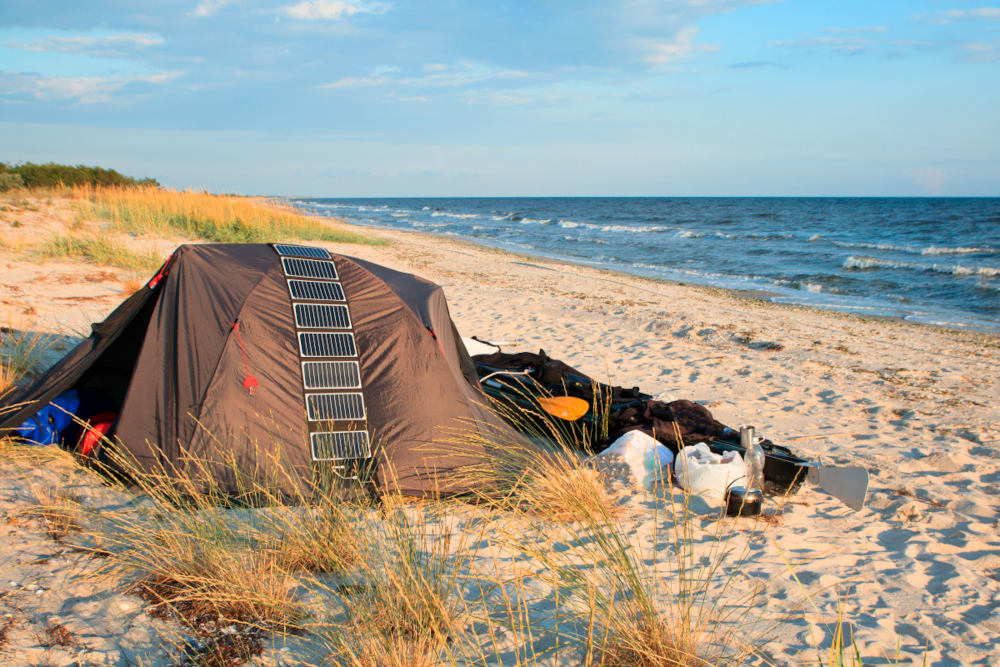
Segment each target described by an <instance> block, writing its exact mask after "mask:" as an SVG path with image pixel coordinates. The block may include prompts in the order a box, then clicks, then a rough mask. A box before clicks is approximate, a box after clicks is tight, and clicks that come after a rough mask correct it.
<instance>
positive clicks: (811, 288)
mask: <svg viewBox="0 0 1000 667" xmlns="http://www.w3.org/2000/svg"><path fill="white" fill-rule="evenodd" d="M802 289H804V290H805V291H807V292H812V293H813V294H819V293H820V292H822V291H823V286H822V285H814V284H812V283H802Z"/></svg>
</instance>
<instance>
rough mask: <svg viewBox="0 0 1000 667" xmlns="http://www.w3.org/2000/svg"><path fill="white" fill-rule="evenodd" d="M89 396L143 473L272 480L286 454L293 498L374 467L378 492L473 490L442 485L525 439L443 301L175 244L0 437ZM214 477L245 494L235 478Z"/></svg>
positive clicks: (311, 252) (314, 257) (270, 250)
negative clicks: (491, 446)
mask: <svg viewBox="0 0 1000 667" xmlns="http://www.w3.org/2000/svg"><path fill="white" fill-rule="evenodd" d="M87 387H98V388H100V389H101V390H104V391H107V392H108V393H109V394H111V396H112V397H113V399H114V401H115V404H116V406H117V408H118V413H119V415H118V419H117V422H116V424H115V426H114V439H115V441H116V442H118V443H119V446H121V447H122V448H123V449H124V450H125V451H126V452H127V453H128V455H130V456H131V457H133V458H134V459H135V461H136V462H137V463H138V464H139V465H140V466H141V467H143V468H145V469H147V470H150V471H153V470H168V471H169V470H171V469H176V470H184V468H185V465H187V464H188V461H189V459H194V460H197V461H207V462H221V461H224V460H232V461H234V462H235V463H236V464H237V465H238V468H239V469H240V470H254V471H256V473H255V474H257V475H266V476H267V477H266V478H267V479H274V478H276V477H277V476H278V475H276V472H277V471H276V470H268V467H269V466H274V465H275V464H274V461H275V460H276V459H277V458H278V457H280V458H281V461H282V464H281V465H282V467H284V468H286V469H290V470H294V471H295V473H294V474H293V475H292V478H294V479H295V480H296V483H299V484H300V489H299V490H304V489H305V488H306V483H307V482H308V480H310V479H316V476H317V473H318V472H319V473H322V472H324V471H326V470H333V471H335V472H339V473H344V472H345V470H346V472H350V469H351V467H352V466H354V467H357V465H358V464H359V462H360V463H364V462H366V461H367V462H368V463H369V464H370V465H369V466H368V469H370V470H373V478H372V479H371V482H372V483H373V484H374V485H375V487H376V488H377V489H379V490H381V491H398V492H400V493H402V494H404V495H413V496H426V495H434V494H437V493H448V494H453V493H462V492H467V491H470V490H472V489H470V488H469V482H468V481H462V480H461V477H460V476H456V475H450V476H449V474H450V473H454V472H455V471H458V470H460V469H462V468H464V467H466V466H471V465H477V464H480V463H482V462H483V461H485V459H486V455H485V450H484V445H483V440H484V439H486V440H488V439H493V438H495V436H496V435H497V434H509V435H510V437H511V439H516V436H515V435H513V432H512V431H510V430H509V428H508V427H507V426H506V425H505V424H504V422H503V421H502V420H500V419H499V417H497V416H496V415H495V414H494V413H493V412H492V411H491V410H489V409H488V408H487V407H485V406H486V405H488V400H487V398H486V397H485V395H484V394H483V393H482V390H481V388H480V386H479V381H478V379H477V376H476V371H475V366H474V364H473V363H472V362H471V360H470V359H469V355H468V353H467V352H466V351H465V348H464V346H463V344H462V341H461V338H460V337H459V336H458V334H457V331H456V330H455V327H454V324H453V323H452V321H451V316H450V315H449V313H448V306H447V303H446V301H445V297H444V292H443V290H442V289H441V288H440V287H439V286H437V285H435V284H433V283H431V282H428V281H426V280H424V279H422V278H418V277H416V276H412V275H409V274H405V273H401V272H398V271H394V270H391V269H388V268H386V267H382V266H379V265H377V264H373V263H370V262H366V261H363V260H360V259H353V258H349V257H345V256H341V255H333V254H330V253H329V252H328V251H327V250H325V249H323V248H318V247H306V246H295V245H281V244H275V245H264V244H204V245H200V244H199V245H183V246H181V247H180V248H178V249H177V251H176V252H174V254H173V255H172V256H171V257H170V259H168V260H167V262H166V263H165V264H164V266H163V268H162V269H160V271H159V273H158V274H157V275H156V276H155V277H154V278H153V279H152V280H150V282H149V283H148V284H147V285H146V286H145V287H144V288H142V289H141V290H139V291H138V292H136V293H135V294H134V295H132V296H131V297H129V298H128V299H127V300H126V301H125V302H124V303H122V304H121V306H119V307H118V308H117V309H116V310H115V311H114V312H112V313H111V315H109V316H108V318H107V319H106V320H104V321H103V322H101V323H99V324H95V325H93V334H92V335H91V336H90V337H89V338H87V339H86V340H84V341H83V342H81V343H80V344H79V345H78V346H77V347H76V348H74V349H73V350H72V351H70V352H69V353H68V354H67V355H66V356H65V357H64V358H63V359H61V360H60V361H59V362H58V363H56V364H55V365H54V366H52V367H51V368H50V369H49V370H48V371H46V372H45V373H44V374H42V375H41V376H39V377H38V378H37V379H36V380H34V381H33V382H32V383H30V384H29V385H27V386H26V387H24V388H23V389H22V390H20V391H18V392H16V393H15V394H13V395H11V396H9V397H8V398H7V399H6V400H4V401H3V404H4V405H7V406H16V405H22V406H23V407H20V408H14V409H13V411H8V412H7V415H6V417H0V419H3V422H2V423H0V434H2V433H3V432H4V431H6V432H10V430H11V429H14V428H16V427H17V426H19V425H20V424H22V423H24V422H25V420H27V419H29V418H30V417H32V415H34V414H35V413H37V412H38V411H39V410H40V409H42V408H44V407H45V406H47V405H48V404H49V402H50V401H52V400H53V399H54V398H55V397H56V396H58V395H60V394H61V393H62V392H64V391H67V390H69V389H78V388H87ZM462 430H465V431H472V433H471V434H470V435H473V436H475V435H478V436H479V437H470V438H455V433H456V431H462ZM449 434H450V436H449ZM449 437H450V439H451V440H453V441H454V442H452V443H451V444H449V445H448V446H445V447H442V446H437V447H435V446H434V443H440V442H441V441H442V440H447V439H449ZM505 439H506V436H505ZM459 441H460V442H459ZM262 452H263V453H266V454H268V456H261V453H262ZM212 470H213V475H214V476H215V477H216V481H217V483H218V484H219V487H220V489H221V490H223V491H224V492H229V493H237V492H238V490H239V489H238V486H239V482H238V480H236V479H235V476H234V474H233V471H232V470H231V469H227V468H226V466H221V465H214V466H213V467H212ZM282 474H284V473H282Z"/></svg>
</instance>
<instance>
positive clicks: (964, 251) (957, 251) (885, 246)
mask: <svg viewBox="0 0 1000 667" xmlns="http://www.w3.org/2000/svg"><path fill="white" fill-rule="evenodd" d="M809 240H810V241H818V240H826V239H824V238H823V237H822V236H820V235H819V234H816V235H815V236H813V237H812V238H810V239H809ZM831 243H833V245H835V246H838V247H840V248H859V249H863V250H887V251H890V252H905V253H908V254H911V255H975V254H993V253H996V252H997V250H996V249H995V248H977V247H964V246H958V247H955V248H950V247H947V246H934V245H932V246H928V247H926V248H914V247H913V246H908V245H893V244H891V243H865V242H862V241H855V242H851V243H848V242H846V241H831Z"/></svg>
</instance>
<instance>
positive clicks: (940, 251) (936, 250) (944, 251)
mask: <svg viewBox="0 0 1000 667" xmlns="http://www.w3.org/2000/svg"><path fill="white" fill-rule="evenodd" d="M995 252H996V250H994V249H993V248H963V247H961V246H959V247H957V248H947V247H938V246H930V247H928V248H924V249H923V250H921V251H920V254H921V255H974V254H979V253H995Z"/></svg>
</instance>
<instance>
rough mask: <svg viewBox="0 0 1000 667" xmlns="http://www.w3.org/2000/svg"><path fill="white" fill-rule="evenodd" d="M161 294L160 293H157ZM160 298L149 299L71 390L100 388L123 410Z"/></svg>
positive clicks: (118, 410)
mask: <svg viewBox="0 0 1000 667" xmlns="http://www.w3.org/2000/svg"><path fill="white" fill-rule="evenodd" d="M156 296H159V295H156ZM158 302H159V299H158V298H152V299H147V300H146V303H144V304H143V305H142V308H140V309H139V312H138V313H136V314H135V316H134V317H133V318H132V320H131V321H130V322H129V323H128V324H127V325H126V326H125V329H124V330H123V331H122V332H121V333H120V334H119V335H118V338H116V339H115V341H114V342H113V343H112V344H111V345H109V346H108V348H107V349H106V350H104V352H102V353H101V356H99V357H98V358H97V359H95V360H94V362H93V363H92V364H91V365H90V367H89V368H88V369H87V370H86V371H84V373H83V375H82V376H81V377H80V379H79V380H77V381H76V382H74V383H73V385H72V386H71V387H69V388H70V389H78V390H85V389H87V388H95V389H100V390H103V391H105V392H107V394H108V395H109V396H110V397H111V399H112V401H113V402H114V405H115V410H116V411H117V412H121V407H122V404H123V403H124V402H125V395H126V394H127V393H128V388H129V385H130V384H131V383H132V375H133V372H134V371H135V365H136V362H137V361H138V360H139V353H140V352H141V351H142V345H143V343H144V342H145V340H146V329H147V328H148V327H149V321H150V320H151V319H152V317H153V311H154V310H156V304H157V303H158Z"/></svg>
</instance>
